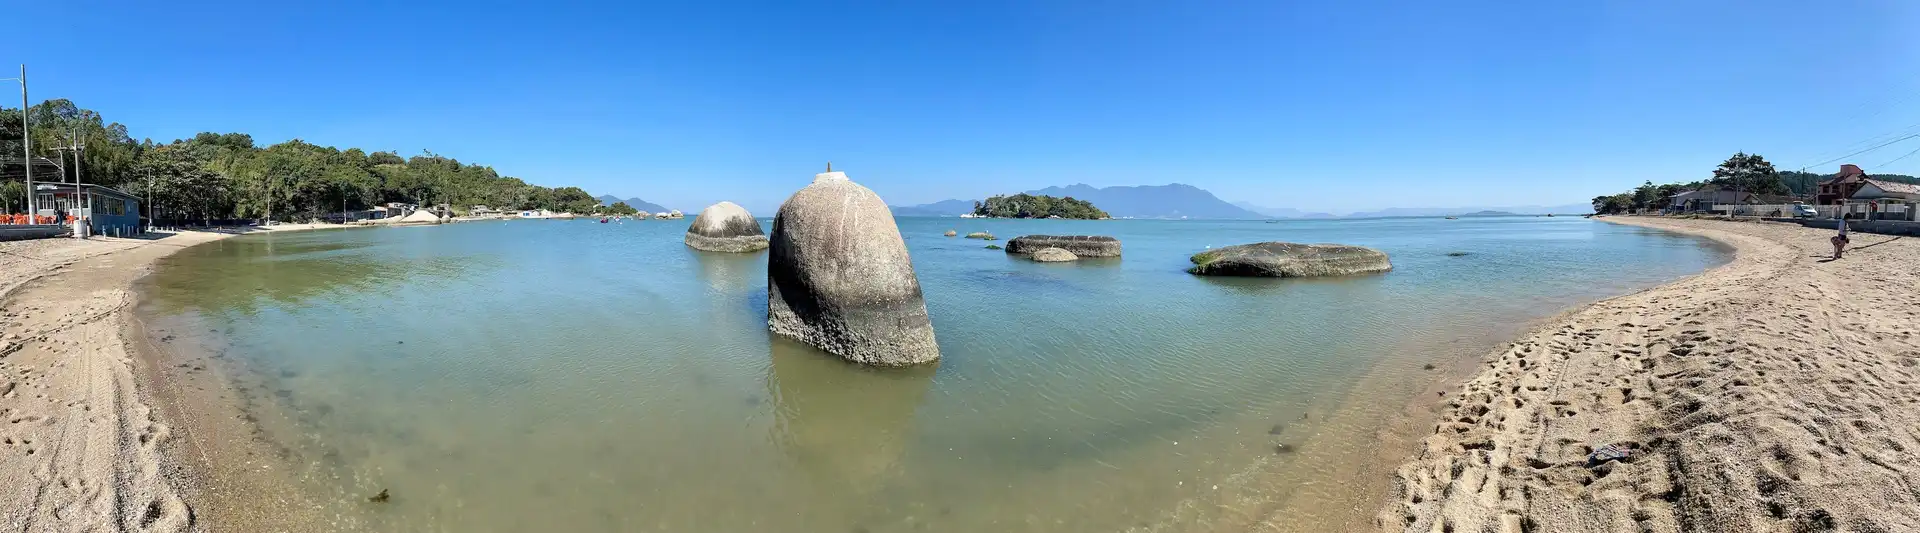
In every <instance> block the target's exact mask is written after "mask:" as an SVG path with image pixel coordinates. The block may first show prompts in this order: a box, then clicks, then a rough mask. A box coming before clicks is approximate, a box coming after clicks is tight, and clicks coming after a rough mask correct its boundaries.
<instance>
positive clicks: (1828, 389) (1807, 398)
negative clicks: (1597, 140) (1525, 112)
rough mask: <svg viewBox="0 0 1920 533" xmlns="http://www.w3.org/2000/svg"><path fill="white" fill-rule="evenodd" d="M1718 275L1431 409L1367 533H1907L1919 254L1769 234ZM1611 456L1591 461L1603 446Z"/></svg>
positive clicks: (1745, 237)
mask: <svg viewBox="0 0 1920 533" xmlns="http://www.w3.org/2000/svg"><path fill="white" fill-rule="evenodd" d="M1607 220H1608V221H1610V222H1615V223H1621V224H1630V225H1636V226H1644V227H1650V228H1658V229H1665V230H1671V231H1678V232H1684V233H1691V234H1697V235H1702V236H1706V237H1709V238H1712V239H1715V240H1718V241H1722V242H1725V243H1727V244H1729V245H1731V246H1733V247H1735V248H1736V256H1735V258H1734V260H1733V261H1732V262H1730V263H1728V264H1726V265H1723V266H1721V267H1718V268H1715V269H1712V270H1710V271H1707V272H1704V273H1702V274H1699V275H1696V276H1692V277H1689V278H1686V279H1683V280H1680V281H1677V282H1675V283H1671V284H1667V285H1664V286H1661V287H1658V288H1654V289H1650V290H1646V291H1642V292H1639V293H1636V294H1631V295H1626V296H1621V297H1617V298H1612V299H1609V300H1605V301H1602V302H1599V303H1596V304H1594V305H1592V306H1589V307H1587V308H1584V309H1581V310H1578V311H1576V312H1573V313H1570V314H1568V315H1566V316H1565V317H1564V318H1563V319H1560V320H1555V321H1552V322H1550V323H1549V324H1547V325H1545V326H1543V327H1541V328H1539V329H1536V330H1535V331H1534V332H1533V333H1531V334H1528V335H1526V336H1524V337H1522V338H1520V339H1519V340H1517V341H1515V342H1513V343H1511V344H1509V345H1507V346H1505V347H1504V348H1503V349H1501V350H1499V351H1497V352H1495V353H1494V354H1492V355H1491V356H1490V357H1489V359H1488V361H1487V363H1486V364H1485V366H1484V367H1483V368H1482V371H1481V372H1480V373H1479V374H1478V375H1477V376H1475V377H1473V378H1472V379H1471V380H1469V381H1467V383H1466V384H1465V385H1464V386H1462V387H1459V388H1456V389H1453V390H1451V391H1443V394H1444V397H1443V399H1442V400H1440V401H1442V402H1444V406H1443V408H1442V416H1441V418H1440V420H1439V422H1438V423H1437V424H1436V425H1435V426H1434V428H1433V433H1432V435H1430V436H1428V437H1426V439H1425V443H1424V445H1423V449H1422V450H1421V451H1420V453H1419V456H1418V458H1417V459H1415V460H1413V461H1410V462H1408V463H1406V464H1404V465H1402V466H1401V467H1400V468H1399V469H1398V471H1397V473H1396V475H1395V477H1396V480H1397V487H1396V490H1395V492H1396V495H1395V496H1394V498H1393V499H1392V500H1391V502H1390V503H1389V504H1388V505H1387V506H1386V508H1385V509H1383V510H1381V511H1380V513H1379V514H1378V515H1377V517H1376V524H1377V525H1378V526H1380V528H1381V529H1382V530H1388V531H1407V532H1422V533H1425V532H1442V531H1451V532H1480V531H1498V532H1520V531H1554V532H1563V531H1564V532H1580V531H1714V532H1719V531H1725V532H1735V531H1742V532H1744V531H1829V530H1841V531H1912V530H1913V528H1915V527H1916V524H1920V470H1917V468H1920V467H1916V466H1915V465H1920V456H1916V451H1920V438H1917V437H1920V434H1917V433H1916V432H1920V384H1916V383H1915V381H1916V380H1917V379H1920V339H1916V338H1915V326H1916V322H1917V321H1920V320H1917V319H1920V305H1916V304H1915V301H1916V298H1917V297H1920V294H1916V292H1920V261H1916V258H1920V241H1916V240H1914V239H1911V238H1897V237H1892V236H1884V235H1872V234H1863V233H1856V234H1854V238H1853V244H1852V247H1851V251H1849V252H1848V253H1847V254H1846V257H1845V258H1844V259H1840V260H1838V261H1829V260H1828V259H1827V257H1828V255H1829V254H1830V253H1831V247H1830V245H1828V243H1827V239H1828V237H1830V236H1831V235H1832V234H1833V232H1832V231H1826V230H1815V229H1808V228H1803V227H1800V226H1797V225H1786V224H1773V223H1747V222H1723V221H1712V220H1677V219H1655V218H1621V217H1615V218H1610V219H1607ZM1609 444H1611V445H1614V446H1615V447H1616V449H1619V450H1622V451H1624V452H1625V453H1626V457H1625V458H1622V459H1618V460H1611V461H1600V462H1597V464H1590V463H1589V453H1590V452H1593V451H1594V450H1595V449H1598V448H1600V447H1602V446H1606V445H1609Z"/></svg>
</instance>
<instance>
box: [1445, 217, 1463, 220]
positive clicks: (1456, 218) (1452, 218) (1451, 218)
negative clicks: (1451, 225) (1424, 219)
mask: <svg viewBox="0 0 1920 533" xmlns="http://www.w3.org/2000/svg"><path fill="white" fill-rule="evenodd" d="M1447 220H1460V217H1447Z"/></svg>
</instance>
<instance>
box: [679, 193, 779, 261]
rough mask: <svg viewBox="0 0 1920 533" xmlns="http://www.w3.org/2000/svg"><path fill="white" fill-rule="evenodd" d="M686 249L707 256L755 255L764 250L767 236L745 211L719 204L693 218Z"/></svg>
mask: <svg viewBox="0 0 1920 533" xmlns="http://www.w3.org/2000/svg"><path fill="white" fill-rule="evenodd" d="M687 246H692V247H694V248H697V249H701V250H706V251H709V252H758V251H761V250H765V249H767V234H766V233H763V232H761V231H760V221H758V220H754V219H753V214H751V213H748V212H747V209H746V208H744V207H740V206H738V205H735V204H734V203H733V202H720V203H717V204H713V205H710V206H707V208H706V209H702V210H700V214H699V215H698V216H695V217H693V225H691V226H688V227H687Z"/></svg>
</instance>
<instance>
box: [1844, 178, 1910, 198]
mask: <svg viewBox="0 0 1920 533" xmlns="http://www.w3.org/2000/svg"><path fill="white" fill-rule="evenodd" d="M1861 181H1862V183H1861V185H1860V190H1858V191H1854V193H1853V196H1852V197H1851V199H1853V200H1904V201H1908V202H1920V185H1914V184H1911V183H1896V182H1891V181H1880V180H1876V179H1871V178H1869V179H1865V180H1861Z"/></svg>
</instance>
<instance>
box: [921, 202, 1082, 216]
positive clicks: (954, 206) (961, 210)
mask: <svg viewBox="0 0 1920 533" xmlns="http://www.w3.org/2000/svg"><path fill="white" fill-rule="evenodd" d="M1093 205H1094V206H1095V207H1099V205H1100V204H1093ZM889 207H892V208H893V216H896V217H957V216H960V215H964V214H967V213H972V212H973V200H941V201H938V202H934V203H931V204H920V205H915V206H906V207H895V206H889ZM1108 214H1112V213H1108Z"/></svg>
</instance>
